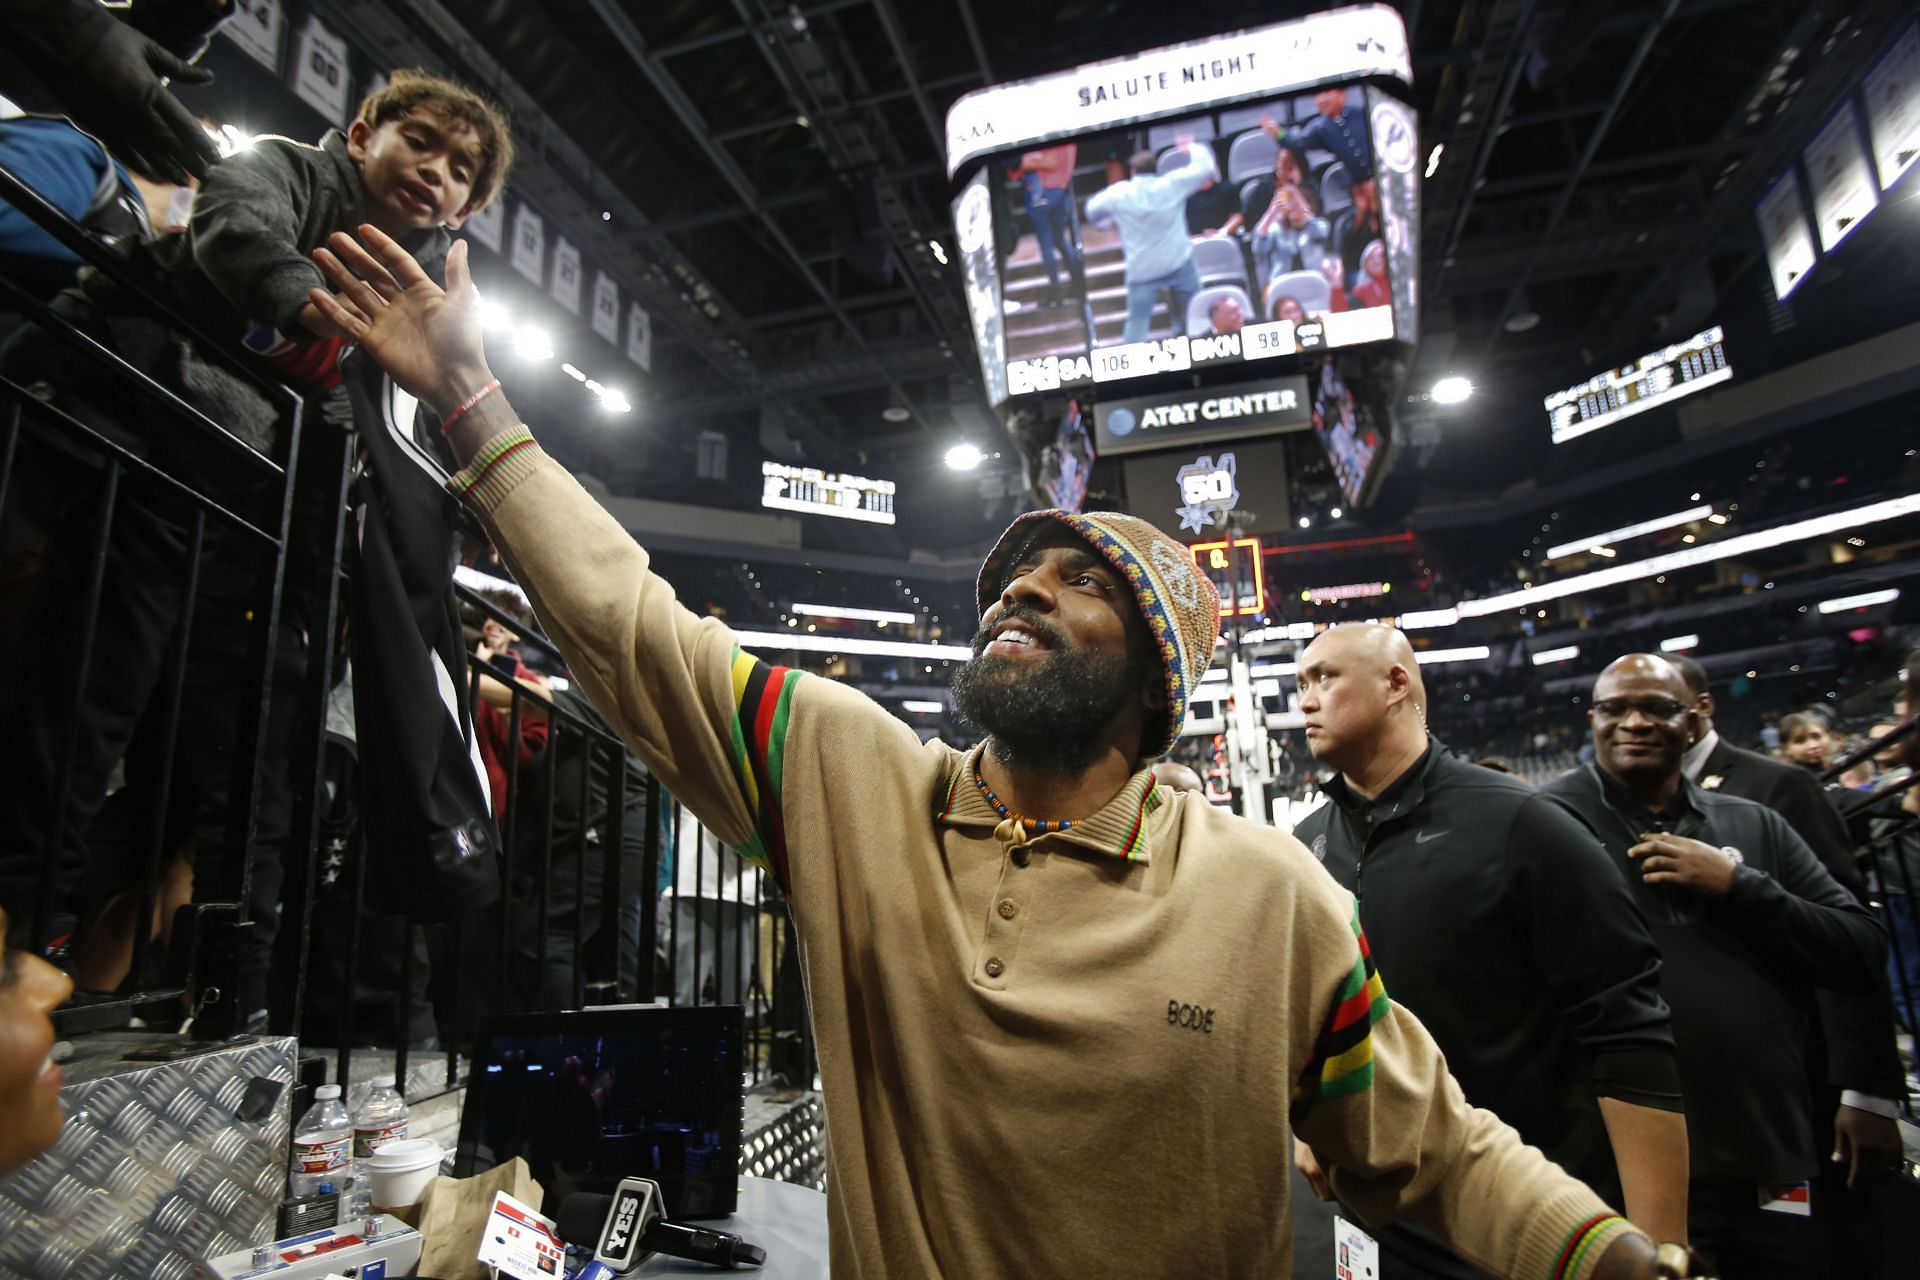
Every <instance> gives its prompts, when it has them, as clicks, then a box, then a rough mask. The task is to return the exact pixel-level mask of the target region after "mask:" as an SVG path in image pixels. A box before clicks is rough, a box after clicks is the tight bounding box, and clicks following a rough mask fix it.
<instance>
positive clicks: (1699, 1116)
mask: <svg viewBox="0 0 1920 1280" xmlns="http://www.w3.org/2000/svg"><path fill="white" fill-rule="evenodd" d="M1690 699H1691V693H1690V690H1689V689H1688V687H1687V684H1686V681H1685V679H1684V678H1683V677H1682V676H1681V675H1680V673H1679V672H1678V671H1676V670H1675V669H1674V668H1673V666H1672V665H1671V663H1669V662H1667V661H1666V660H1664V659H1662V658H1661V657H1659V656H1658V655H1654V654H1628V655H1626V656H1625V657H1623V658H1620V659H1617V660H1616V661H1614V662H1613V663H1611V664H1609V665H1608V666H1607V668H1606V669H1605V670H1604V671H1602V672H1601V674H1600V678H1599V680H1598V681H1597V682H1596V683H1595V685H1594V689H1593V698H1592V700H1591V703H1590V704H1589V706H1590V709H1589V714H1588V722H1589V724H1590V725H1591V726H1592V729H1593V745H1594V764H1592V765H1588V766H1585V767H1583V768H1580V769H1576V770H1574V771H1573V772H1571V773H1568V774H1564V775H1562V776H1561V777H1559V778H1556V779H1554V780H1553V781H1552V782H1549V783H1548V784H1547V785H1546V786H1544V787H1542V788H1541V791H1542V793H1543V794H1545V795H1549V796H1553V797H1555V798H1556V799H1558V800H1560V801H1561V802H1562V803H1564V804H1566V805H1568V806H1569V807H1571V808H1572V809H1573V810H1574V812H1575V813H1577V814H1578V815H1580V816H1581V817H1582V818H1584V819H1585V820H1586V822H1587V825H1588V826H1589V828H1590V829H1591V830H1592V831H1593V832H1594V833H1595V834H1596V835H1598V836H1599V838H1600V840H1601V842H1602V843H1603V844H1604V845H1605V846H1606V847H1607V850H1608V852H1609V853H1611V854H1612V855H1613V858H1614V862H1615V866H1616V867H1617V868H1618V869H1619V871H1620V873H1621V874H1622V875H1623V876H1625V877H1626V879H1627V882H1628V885H1629V886H1630V888H1631V889H1632V891H1633V894H1634V899H1635V901H1636V903H1637V904H1638V905H1639V907H1640V909H1641V913H1642V915H1643V916H1644V917H1645V919H1646V921H1647V927H1648V929H1649V931H1650V932H1651V933H1652V935H1653V940H1654V942H1655V944H1656V945H1657V946H1659V948H1660V952H1661V965H1660V991H1661V995H1662V996H1663V997H1665V999H1666V1003H1667V1006H1668V1008H1669V1009H1670V1010H1671V1013H1672V1022H1673V1037H1674V1042H1675V1046H1676V1047H1677V1049H1678V1050H1679V1055H1680V1078H1681V1085H1682V1092H1683V1094H1684V1095H1685V1098H1686V1111H1687V1145H1688V1151H1689V1157H1690V1163H1691V1168H1690V1174H1691V1182H1690V1194H1689V1197H1688V1207H1687V1219H1688V1221H1687V1229H1688V1236H1689V1242H1690V1243H1691V1244H1693V1245H1695V1246H1696V1247H1699V1248H1701V1249H1703V1250H1705V1251H1706V1252H1708V1253H1709V1254H1710V1255H1712V1256H1713V1257H1714V1258H1715V1260H1716V1262H1717V1263H1718V1265H1719V1268H1720V1269H1719V1270H1718V1271H1717V1272H1716V1273H1715V1274H1717V1275H1719V1276H1722V1277H1724V1278H1725V1280H1757V1278H1760V1277H1764V1278H1765V1280H1789V1278H1792V1280H1815V1277H1825V1276H1828V1275H1833V1274H1841V1272H1840V1271H1837V1270H1836V1269H1835V1268H1834V1267H1833V1266H1832V1265H1830V1264H1829V1260H1830V1259H1835V1258H1836V1257H1845V1258H1846V1259H1847V1260H1848V1262H1847V1266H1846V1268H1845V1271H1844V1274H1846V1275H1848V1276H1855V1275H1861V1274H1871V1273H1866V1272H1863V1270H1862V1269H1861V1268H1860V1267H1858V1266H1856V1265H1854V1264H1855V1263H1856V1261H1857V1260H1858V1257H1859V1246H1858V1244H1857V1243H1856V1242H1854V1241H1851V1240H1850V1241H1848V1242H1846V1246H1845V1249H1846V1252H1845V1253H1843V1254H1840V1255H1835V1254H1833V1253H1831V1252H1828V1251H1827V1248H1826V1247H1823V1246H1821V1245H1819V1244H1817V1243H1816V1241H1815V1240H1814V1238H1813V1236H1812V1233H1811V1231H1810V1227H1811V1223H1810V1222H1809V1221H1808V1205H1809V1201H1812V1200H1816V1199H1817V1195H1809V1190H1810V1188H1809V1183H1810V1182H1811V1180H1812V1179H1813V1178H1814V1177H1816V1176H1817V1173H1818V1170H1819V1168H1820V1167H1821V1166H1822V1165H1825V1164H1826V1163H1828V1162H1827V1161H1826V1159H1825V1158H1824V1156H1825V1151H1826V1149H1825V1148H1823V1147H1821V1146H1820V1144H1819V1141H1818V1139H1817V1138H1816V1135H1815V1133H1814V1127H1815V1121H1816V1119H1817V1117H1816V1116H1815V1115H1814V1110H1813V1106H1812V1102H1811V1099H1810V1096H1809V1094H1808V1091H1807V1079H1808V1076H1809V1075H1810V1074H1813V1073H1814V1069H1813V1068H1812V1067H1811V1066H1810V1064H1809V1059H1808V1052H1807V1047H1808V1040H1809V1034H1810V1028H1811V1024H1812V1021H1813V1013H1814V992H1815V990H1816V988H1818V987H1820V986H1822V985H1826V986H1832V987H1837V988H1842V989H1846V990H1860V991H1868V990H1872V989H1873V987H1874V984H1875V982H1876V980H1879V979H1881V975H1882V973H1883V970H1884V968H1885V965H1886V941H1885V936H1884V935H1883V934H1882V933H1881V931H1880V929H1879V926H1878V925H1876V924H1875V923H1874V922H1873V918H1872V916H1871V915H1870V914H1869V913H1868V912H1867V910H1866V908H1865V907H1863V906H1861V905H1860V903H1859V902H1857V901H1856V900H1855V899H1853V898H1852V897H1850V896H1849V895H1848V894H1847V891H1846V890H1845V889H1843V888H1841V886H1840V885H1839V883H1838V882H1837V881H1835V880H1834V879H1833V877H1832V876H1831V875H1829V874H1828V873H1827V871H1826V870H1825V869H1824V868H1823V867H1822V866H1821V865H1820V860H1819V859H1818V857H1816V856H1815V855H1814V853H1813V851H1812V850H1810V849H1808V848H1807V845H1806V842H1805V841H1804V840H1802V839H1801V838H1800V837H1799V836H1798V835H1796V834H1794V832H1793V829H1792V828H1791V827H1789V826H1788V825H1787V822H1786V820H1785V819H1784V818H1782V817H1781V816H1780V815H1779V814H1777V813H1775V812H1773V811H1772V810H1770V809H1768V808H1767V807H1766V806H1764V805H1761V804H1757V803H1755V802H1753V801H1751V800H1745V799H1741V798H1738V797H1735V796H1731V795H1727V794H1725V793H1724V792H1722V791H1720V790H1719V789H1718V788H1715V789H1712V790H1709V789H1707V788H1705V787H1703V786H1700V785H1696V784H1695V783H1694V782H1692V781H1691V780H1690V779H1688V778H1687V777H1686V775H1685V773H1684V772H1683V771H1682V769H1681V757H1682V756H1683V755H1684V753H1685V752H1686V750H1687V747H1688V746H1689V744H1691V743H1693V742H1694V741H1695V740H1696V739H1698V737H1699V736H1700V734H1699V726H1698V712H1696V710H1695V709H1694V704H1693V703H1692V701H1691V700H1690Z"/></svg>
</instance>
